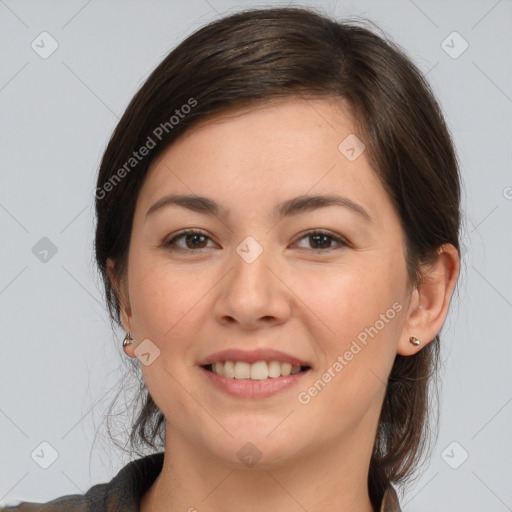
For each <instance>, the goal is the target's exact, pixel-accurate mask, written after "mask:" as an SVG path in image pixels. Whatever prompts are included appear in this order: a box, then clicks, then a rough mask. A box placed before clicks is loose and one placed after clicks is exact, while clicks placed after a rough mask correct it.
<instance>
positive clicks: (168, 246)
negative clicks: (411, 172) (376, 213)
mask: <svg viewBox="0 0 512 512" xmlns="http://www.w3.org/2000/svg"><path fill="white" fill-rule="evenodd" d="M187 235H202V236H204V237H205V238H207V239H210V237H209V236H207V235H206V234H205V233H203V232H202V231H199V230H196V229H186V230H184V231H181V232H180V233H178V234H177V235H176V236H174V237H173V238H171V240H169V241H168V242H164V244H163V246H164V247H165V248H166V249H168V250H170V251H174V252H197V251H200V250H201V249H206V247H201V248H199V249H188V248H187V249H184V248H183V247H177V246H176V245H174V244H175V243H176V241H177V240H179V239H180V238H184V237H185V236H187ZM314 235H321V236H325V237H327V238H330V239H331V240H332V241H334V242H336V243H338V244H339V246H338V247H328V248H326V249H313V248H311V249H310V250H311V251H316V252H330V251H333V250H336V249H340V248H342V247H349V246H350V244H349V243H348V242H347V241H346V240H345V239H343V238H341V237H339V236H337V235H335V234H334V233H332V232H330V231H325V230H321V229H320V230H310V231H306V232H304V233H300V235H298V237H297V238H296V239H295V240H296V241H300V240H302V239H304V238H308V237H311V236H314Z"/></svg>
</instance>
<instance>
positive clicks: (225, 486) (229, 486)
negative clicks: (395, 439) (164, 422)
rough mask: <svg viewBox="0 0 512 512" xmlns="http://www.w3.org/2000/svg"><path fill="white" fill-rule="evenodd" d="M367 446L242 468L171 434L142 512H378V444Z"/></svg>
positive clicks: (316, 450)
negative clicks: (371, 488)
mask: <svg viewBox="0 0 512 512" xmlns="http://www.w3.org/2000/svg"><path fill="white" fill-rule="evenodd" d="M354 437H357V435H355V436H354ZM362 441H363V440H362V439H351V440H347V442H346V443H344V445H343V446H337V447H332V446H330V447H327V448H325V445H324V448H323V449H322V447H321V446H319V447H312V448H311V449H310V450H308V451H307V452H304V453H301V454H298V455H296V456H294V457H293V458H288V459H287V460H286V462H283V461H282V460H280V461H278V462H276V463H275V464H274V465H269V464H267V465H266V466H264V467H259V465H258V464H256V465H255V466H253V467H252V468H244V469H240V468H239V467H233V466H232V465H230V464H229V463H223V462H222V461H220V460H219V458H218V457H213V456H211V455H206V454H205V453H204V452H203V451H201V450H198V449H197V447H196V446H195V445H193V444H192V443H190V442H189V441H188V440H187V439H184V438H182V437H181V436H179V435H178V434H177V433H176V432H173V431H172V430H166V451H165V456H164V465H163V468H162V472H161V473H160V475H159V477H158V478H157V479H156V481H155V483H154V484H153V485H152V487H151V488H150V489H149V491H148V492H147V493H146V494H145V495H144V496H143V498H142V500H141V504H140V510H141V512H149V511H151V512H171V511H175V510H183V511H189V512H219V511H223V512H235V511H239V510H244V511H247V512H257V511H261V510H279V511H280V512H291V511H297V510H307V511H308V512H320V511H322V512H340V511H343V512H356V511H357V512H374V509H373V507H372V505H371V502H370V498H369V495H368V487H367V477H368V466H369V460H370V456H371V452H370V451H368V446H372V443H368V442H362ZM365 441H367V440H365ZM169 447H170V448H171V449H169ZM362 448H364V450H362Z"/></svg>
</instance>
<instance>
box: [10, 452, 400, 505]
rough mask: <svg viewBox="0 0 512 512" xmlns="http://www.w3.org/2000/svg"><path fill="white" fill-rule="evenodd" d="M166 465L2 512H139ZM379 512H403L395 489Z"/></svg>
mask: <svg viewBox="0 0 512 512" xmlns="http://www.w3.org/2000/svg"><path fill="white" fill-rule="evenodd" d="M163 462H164V453H163V452H160V453H154V454H152V455H147V456H146V457H142V458H140V459H136V460H134V461H132V462H130V463H128V464H127V465H126V466H124V467H123V468H122V469H121V470H120V471H119V473H117V475H116V476H115V477H114V478H113V479H112V480H110V482H106V483H103V484H97V485H94V486H92V487H91V488H90V489H89V490H88V491H87V492H86V493H85V494H69V495H66V496H61V497H60V498H56V499H54V500H52V501H48V502H46V503H33V502H26V501H24V502H21V503H19V504H18V505H16V506H9V507H5V508H1V509H0V512H139V503H140V499H141V497H142V496H143V494H144V493H145V492H146V491H147V490H148V489H149V488H150V487H151V485H152V483H153V482H154V481H155V480H156V478H157V476H158V475H159V474H160V471H161V470H162V466H163ZM379 512H400V507H399V505H398V499H397V496H396V493H395V490H394V489H393V488H392V487H390V488H388V489H387V490H386V492H385V493H384V498H383V500H382V504H381V507H380V511H379Z"/></svg>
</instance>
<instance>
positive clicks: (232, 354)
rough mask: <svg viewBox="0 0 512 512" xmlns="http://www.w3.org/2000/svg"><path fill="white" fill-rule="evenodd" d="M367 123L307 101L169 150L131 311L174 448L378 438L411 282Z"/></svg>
mask: <svg viewBox="0 0 512 512" xmlns="http://www.w3.org/2000/svg"><path fill="white" fill-rule="evenodd" d="M354 131H355V128H354V124H353V122H352V119H351V118H350V116H349V115H348V114H347V112H346V110H344V106H343V104H342V103H341V102H335V101H334V100H327V99H322V100H320V99H315V100H308V101H305V100H302V99H292V100H287V101H282V102H279V103H272V104H266V105H264V106H260V107H258V108H254V109H247V110H244V111H238V112H236V113H235V114H233V115H230V116H227V115H225V116H221V117H218V118H216V119H214V120H213V121H209V122H208V123H206V124H202V125H199V126H198V127H196V128H193V129H190V130H189V131H188V132H187V133H186V134H184V135H183V136H182V137H181V138H179V139H178V140H177V141H176V142H175V143H174V144H173V145H172V146H171V147H169V148H168V149H167V150H166V151H165V152H164V153H163V154H162V155H161V157H160V158H159V159H158V161H155V162H153V165H152V166H151V168H150V170H149V173H148V175H147V178H146V180H145V182H144V185H143V187H142V189H141V191H140V195H139V197H138V201H137V206H136V211H135V216H134V222H133V231H132V238H131V244H130V252H129V264H128V275H127V277H128V280H127V286H126V289H125V291H126V296H127V306H126V307H125V308H124V309H123V323H124V326H125V328H126V329H127V330H130V332H131V333H132V336H133V337H134V338H135V339H136V340H137V343H136V344H135V345H133V346H132V347H133V348H135V350H136V351H138V352H136V354H137V357H139V359H140V360H141V368H142V371H143V375H144V378H145V381H146V384H147V387H148V389H149V392H150V394H151V396H152V397H153V399H154V401H155V402H156V404H157V405H158V407H159V408H160V410H161V411H162V412H163V414H164V415H165V417H166V435H167V441H168V442H171V441H172V442H173V443H178V444H174V445H173V446H187V447H189V449H191V450H195V451H196V453H200V454H201V455H202V456H204V457H214V458H215V460H221V461H222V462H223V463H226V464H228V465H233V466H235V465H238V466H240V464H242V463H243V464H246V465H248V466H249V465H251V464H253V463H254V462H255V461H258V464H260V467H261V466H262V465H265V464H268V465H269V467H271V466H272V465H273V464H276V463H283V462H284V461H287V460H288V461H293V460H294V457H298V456H300V457H305V456H307V455H312V454H321V453H324V454H325V453H336V452H337V451H342V452H343V453H344V455H345V456H347V454H349V453H352V452H351V450H354V447H355V446H360V445H361V440H365V446H366V447H367V448H365V449H368V450H371V448H372V444H373V438H374V436H375V429H376V427H377V423H378V417H379V413H380V409H381V405H382V400H383V397H384V392H385V382H386V381H387V377H388V375H389V372H390V371H391V367H392V364H393V361H394V358H395V356H396V354H397V347H398V343H399V340H400V339H404V338H408V336H409V335H410V334H411V333H410V332H408V330H407V328H406V315H407V307H408V305H409V301H410V290H409V288H408V281H407V273H406V265H405V258H404V249H403V247H404V238H403V232H402V229H401V227H400V223H399V219H398V217H397V215H396V213H395V212H394V210H393V208H392V205H391V202H390V199H389V198H388V196H387V194H386V192H385V190H384V188H383V187H382V185H381V184H380V182H379V180H378V178H377V176H376V174H375V172H374V171H373V170H372V168H371V167H370V165H369V163H368V160H367V157H366V153H365V152H364V150H363V149H364V148H363V147H362V146H361V145H360V144H361V143H360V142H358V139H356V138H355V137H356V136H355V135H354ZM347 137H348V139H347ZM361 150H363V151H362V153H361V154H360V155H359V156H358V153H360V152H361ZM171 196H175V197H174V199H175V201H174V202H173V201H172V200H171ZM181 196H186V198H185V199H184V198H183V197H181ZM180 197H181V199H180ZM165 198H168V200H166V199H165ZM333 199H335V200H333ZM183 230H193V231H194V232H197V233H196V234H194V233H193V234H188V235H186V234H185V235H183V234H182V232H183ZM143 340H149V341H143ZM215 361H217V364H216V365H214V368H213V370H216V371H217V372H218V373H213V372H212V371H211V370H212V368H211V367H208V366H206V365H208V364H209V363H214V362H215ZM226 361H229V362H227V363H226ZM251 363H257V364H251ZM299 365H300V366H301V367H302V371H300V372H299V373H295V372H296V371H297V369H298V367H299ZM290 368H292V370H291V371H292V374H291V375H289V372H290ZM251 372H252V374H251ZM268 372H270V374H271V376H270V377H267V378H266V379H265V376H266V374H267V373H268ZM233 373H234V377H233ZM249 375H252V377H253V378H247V377H248V376H249ZM278 375H279V376H278ZM356 440H358V443H356V442H355V441H356ZM212 460H213V459H212ZM302 460H303V459H302Z"/></svg>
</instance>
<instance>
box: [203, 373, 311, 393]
mask: <svg viewBox="0 0 512 512" xmlns="http://www.w3.org/2000/svg"><path fill="white" fill-rule="evenodd" d="M200 369H201V370H202V371H203V373H204V374H205V375H206V377H207V378H208V379H210V382H211V383H212V384H213V385H214V386H215V387H216V388H217V389H220V390H221V391H223V392H224V393H227V394H228V395H231V396H235V397H238V398H267V397H269V396H273V395H276V394H277V393H279V392H281V391H285V390H287V389H290V388H292V387H293V386H295V385H297V384H298V382H299V381H300V380H301V379H302V377H304V375H306V373H308V372H309V370H306V371H303V372H299V373H296V374H295V375H290V376H288V377H276V378H268V379H266V380H249V379H234V378H233V379H230V378H228V377H222V376H221V375H218V374H217V373H213V372H210V371H209V370H206V369H205V368H203V367H201V368H200Z"/></svg>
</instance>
